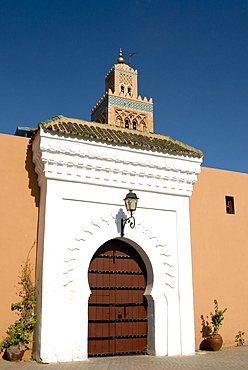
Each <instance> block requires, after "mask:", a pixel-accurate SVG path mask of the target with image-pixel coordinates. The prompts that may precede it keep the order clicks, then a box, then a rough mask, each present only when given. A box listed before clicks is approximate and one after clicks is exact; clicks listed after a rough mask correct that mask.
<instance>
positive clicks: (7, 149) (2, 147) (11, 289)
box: [0, 134, 39, 341]
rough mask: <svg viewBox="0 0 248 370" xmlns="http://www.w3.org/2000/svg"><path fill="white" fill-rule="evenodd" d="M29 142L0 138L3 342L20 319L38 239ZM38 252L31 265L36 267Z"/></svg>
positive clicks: (35, 187) (0, 330) (0, 324)
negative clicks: (24, 278)
mask: <svg viewBox="0 0 248 370" xmlns="http://www.w3.org/2000/svg"><path fill="white" fill-rule="evenodd" d="M28 143H29V139H28V138H24V137H18V136H10V135H3V134H0V184H1V187H0V210H1V212H0V271H1V275H0V276H1V283H0V297H1V314H0V341H1V340H2V339H3V338H4V337H5V333H6V329H7V327H8V326H9V325H10V324H12V323H13V322H14V321H15V320H16V319H17V318H18V316H17V315H16V314H15V313H14V312H11V310H10V305H11V303H15V302H18V300H19V297H18V295H17V294H16V293H17V287H18V284H17V283H18V275H19V271H20V270H21V265H22V264H23V262H24V261H25V260H26V258H27V256H28V253H29V251H30V249H31V247H32V244H33V242H34V241H35V240H36V238H37V220H38V203H39V188H38V185H37V178H36V174H35V171H34V165H33V162H32V152H31V147H29V145H28ZM35 252H36V251H35V248H33V250H32V251H31V252H30V262H31V263H32V265H33V267H34V265H35Z"/></svg>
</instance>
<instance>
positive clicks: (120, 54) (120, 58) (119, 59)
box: [117, 49, 124, 63]
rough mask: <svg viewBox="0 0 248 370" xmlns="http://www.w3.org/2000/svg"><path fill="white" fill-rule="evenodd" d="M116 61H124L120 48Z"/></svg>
mask: <svg viewBox="0 0 248 370" xmlns="http://www.w3.org/2000/svg"><path fill="white" fill-rule="evenodd" d="M117 62H118V63H124V58H123V56H122V49H120V52H119V58H118V59H117Z"/></svg>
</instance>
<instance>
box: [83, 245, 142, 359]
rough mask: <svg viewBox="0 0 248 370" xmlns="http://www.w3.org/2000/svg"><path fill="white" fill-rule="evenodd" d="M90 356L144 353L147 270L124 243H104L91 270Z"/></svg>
mask: <svg viewBox="0 0 248 370" xmlns="http://www.w3.org/2000/svg"><path fill="white" fill-rule="evenodd" d="M88 275H89V285H90V288H91V292H92V294H91V296H90V298H89V330H88V332H89V340H88V343H89V345H88V352H89V356H90V355H92V356H98V355H119V354H132V353H137V354H138V353H144V351H145V348H146V341H147V318H146V317H147V314H146V301H145V299H144V296H143V294H144V290H145V287H146V271H145V268H144V264H143V261H141V259H140V257H139V256H138V254H137V252H136V251H135V250H134V249H133V248H132V247H130V246H128V244H126V243H124V242H121V241H116V240H115V241H111V242H108V243H106V244H104V245H103V246H102V247H101V248H100V249H99V250H98V252H97V253H96V255H95V256H94V257H93V259H92V261H91V263H90V267H89V274H88Z"/></svg>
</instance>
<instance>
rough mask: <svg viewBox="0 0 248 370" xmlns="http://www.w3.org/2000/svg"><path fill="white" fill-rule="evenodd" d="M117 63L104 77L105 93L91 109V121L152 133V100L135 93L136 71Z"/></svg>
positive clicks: (120, 56)
mask: <svg viewBox="0 0 248 370" xmlns="http://www.w3.org/2000/svg"><path fill="white" fill-rule="evenodd" d="M117 63H118V64H114V66H113V67H112V68H111V70H110V71H109V72H108V73H107V75H106V76H105V95H103V96H102V98H101V99H100V100H99V102H98V103H97V104H96V105H95V106H94V108H93V109H92V111H91V120H92V121H95V122H99V123H107V124H110V125H116V126H120V127H125V128H129V129H133V130H140V131H147V132H153V101H152V99H149V100H148V99H147V98H146V97H144V98H141V96H140V95H138V71H137V70H134V69H133V68H131V67H130V66H129V65H127V64H125V63H124V58H123V55H122V50H121V49H120V52H119V57H118V58H117Z"/></svg>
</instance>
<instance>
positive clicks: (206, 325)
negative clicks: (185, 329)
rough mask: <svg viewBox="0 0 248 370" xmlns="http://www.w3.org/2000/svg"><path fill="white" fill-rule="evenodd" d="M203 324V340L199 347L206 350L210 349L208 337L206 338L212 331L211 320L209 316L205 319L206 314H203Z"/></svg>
mask: <svg viewBox="0 0 248 370" xmlns="http://www.w3.org/2000/svg"><path fill="white" fill-rule="evenodd" d="M201 326H202V330H201V334H202V338H203V340H202V341H201V343H200V346H199V349H200V350H203V351H204V350H206V349H208V344H207V339H206V338H207V337H208V335H209V334H210V333H211V332H212V329H211V326H210V324H209V321H208V317H207V319H206V320H205V319H204V316H203V315H201Z"/></svg>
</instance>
